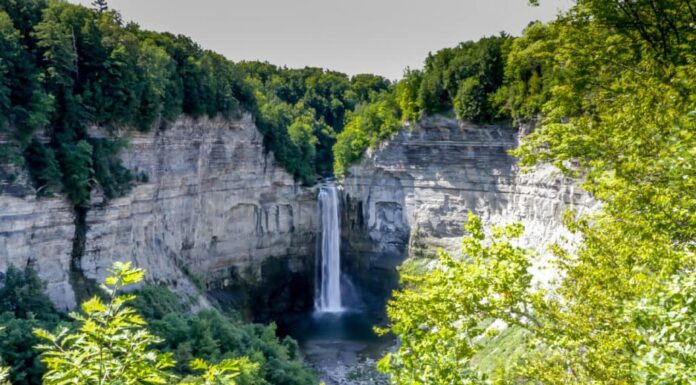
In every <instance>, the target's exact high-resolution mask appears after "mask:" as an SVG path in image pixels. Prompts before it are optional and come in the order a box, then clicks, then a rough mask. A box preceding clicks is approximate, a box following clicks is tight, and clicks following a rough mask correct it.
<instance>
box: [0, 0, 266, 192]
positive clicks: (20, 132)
mask: <svg viewBox="0 0 696 385" xmlns="http://www.w3.org/2000/svg"><path fill="white" fill-rule="evenodd" d="M94 6H95V8H96V9H88V8H85V7H82V6H79V5H74V4H69V3H67V2H62V1H48V2H47V1H43V0H28V1H21V2H20V1H16V0H2V1H0V48H1V49H0V56H1V57H0V63H1V64H0V135H2V136H3V137H4V138H5V137H6V138H7V142H6V144H4V145H3V148H2V149H0V155H2V156H0V158H1V159H0V161H2V162H3V163H7V162H14V163H19V164H21V163H22V161H26V164H27V166H28V167H29V170H30V174H31V175H32V179H33V180H34V182H35V184H36V187H37V190H38V191H39V192H40V193H43V194H51V193H56V192H59V191H60V190H62V191H63V192H65V193H66V194H67V195H68V197H69V198H70V199H71V200H72V201H73V203H74V204H75V205H77V206H85V205H87V204H88V202H89V200H90V195H91V190H92V188H93V187H94V186H95V185H96V184H99V185H100V186H101V188H102V189H103V190H104V191H105V193H106V195H107V196H108V197H110V198H111V197H115V196H118V195H121V194H123V193H124V192H126V191H127V190H128V188H129V187H130V185H131V184H132V181H133V177H132V175H130V173H129V172H128V171H127V170H125V169H124V168H123V166H122V165H121V164H120V160H119V159H118V157H117V156H116V152H117V151H118V149H119V148H120V147H121V146H120V145H112V144H108V143H119V142H120V141H119V140H110V139H96V138H93V137H91V136H90V133H89V132H88V130H87V128H88V127H90V126H93V125H97V126H101V127H104V128H106V129H113V128H119V129H124V128H126V129H127V128H136V129H139V130H149V129H151V128H152V127H155V126H158V125H159V126H165V125H166V123H167V122H168V121H171V120H173V119H175V118H176V117H177V116H178V115H180V114H181V113H186V114H189V115H192V116H200V115H203V114H206V115H210V116H216V115H222V116H225V117H231V116H233V115H234V114H236V113H237V112H238V111H239V110H241V109H247V110H254V108H255V100H254V97H253V94H252V91H251V88H250V87H249V86H248V85H247V84H246V82H245V81H244V79H243V76H242V75H241V73H240V71H238V69H237V67H236V66H235V65H234V64H233V63H231V62H229V61H227V60H226V59H225V58H223V57H222V56H220V55H217V54H215V53H213V52H209V51H204V50H202V49H201V48H200V47H199V46H197V45H196V44H194V43H193V42H192V41H191V40H189V39H188V38H186V37H182V36H173V35H170V34H159V33H154V32H147V31H142V30H140V28H139V27H138V26H137V25H135V24H133V23H130V24H127V25H126V24H124V23H123V21H122V20H121V16H120V15H119V14H118V13H117V12H115V11H112V10H109V9H108V7H107V6H106V2H103V1H97V2H95V4H94ZM41 134H45V136H46V137H47V139H48V140H44V139H43V138H41V139H40V138H39V137H40V136H41ZM118 135H119V133H118V132H115V131H114V132H113V136H118ZM91 147H93V148H91ZM90 158H91V159H90ZM58 181H60V182H61V183H57V182H58Z"/></svg>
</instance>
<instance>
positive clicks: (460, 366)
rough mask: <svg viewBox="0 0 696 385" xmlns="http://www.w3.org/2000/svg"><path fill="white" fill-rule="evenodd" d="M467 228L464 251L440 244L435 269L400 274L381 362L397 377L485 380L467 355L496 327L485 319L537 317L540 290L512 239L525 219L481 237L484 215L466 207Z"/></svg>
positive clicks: (521, 321) (527, 320)
mask: <svg viewBox="0 0 696 385" xmlns="http://www.w3.org/2000/svg"><path fill="white" fill-rule="evenodd" d="M465 228H466V230H467V231H468V232H469V233H470V236H469V237H467V238H466V239H465V240H464V242H463V247H462V250H463V257H462V258H461V259H455V258H453V257H451V256H450V255H448V254H446V253H444V252H442V251H440V252H439V263H438V265H437V267H435V268H434V269H433V270H431V271H429V272H427V273H425V274H424V275H418V274H416V275H405V274H402V281H403V283H404V285H405V289H403V290H401V291H399V292H396V293H395V294H394V297H393V299H392V301H390V303H389V306H388V307H387V314H388V315H389V319H390V321H391V324H390V327H389V331H391V332H393V333H394V334H396V335H397V336H398V337H399V341H400V347H399V349H398V350H396V351H395V352H392V353H388V354H387V355H386V356H385V357H384V358H383V359H382V360H381V361H380V362H379V365H378V368H379V369H380V370H382V371H384V372H386V373H388V374H390V375H391V379H392V381H393V382H394V383H395V384H484V383H486V382H485V379H484V377H483V376H482V375H481V374H480V373H479V372H478V371H477V370H476V368H474V367H473V366H472V365H471V362H470V361H471V358H472V357H473V356H474V354H475V353H476V352H477V351H478V349H480V348H481V346H482V341H484V337H485V336H487V335H490V334H492V333H495V332H496V329H489V328H488V327H487V326H488V325H489V324H490V322H491V321H493V320H496V319H499V320H503V321H505V322H507V323H508V324H518V325H524V326H525V327H534V326H536V325H537V324H538V322H539V321H538V320H537V319H536V317H535V315H534V314H533V313H532V312H531V310H530V306H531V305H532V304H533V303H535V302H538V300H539V298H540V297H542V296H543V291H537V292H532V291H530V288H531V279H532V275H531V274H530V272H529V268H530V266H531V261H530V254H529V252H528V251H527V250H525V249H522V248H520V247H517V246H514V244H513V241H514V240H515V239H516V238H517V237H519V236H520V235H521V234H522V227H521V226H520V225H509V226H506V227H501V228H494V229H493V230H492V233H493V235H492V237H491V238H490V239H486V237H485V234H484V228H483V224H482V222H481V220H480V219H479V218H477V217H476V216H474V215H473V214H469V218H468V222H467V224H466V225H465Z"/></svg>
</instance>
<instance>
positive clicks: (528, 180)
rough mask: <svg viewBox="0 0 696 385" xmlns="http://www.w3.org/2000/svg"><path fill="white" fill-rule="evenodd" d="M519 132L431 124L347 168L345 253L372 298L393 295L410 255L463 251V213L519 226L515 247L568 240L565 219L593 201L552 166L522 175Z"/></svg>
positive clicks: (439, 120)
mask: <svg viewBox="0 0 696 385" xmlns="http://www.w3.org/2000/svg"><path fill="white" fill-rule="evenodd" d="M518 132H519V130H518V129H516V128H512V127H502V126H479V125H473V124H470V123H465V122H458V121H456V120H452V119H447V118H443V117H433V118H428V119H425V120H423V121H421V122H419V123H418V124H416V125H415V126H413V127H407V128H405V129H403V130H402V131H401V132H399V133H398V134H397V135H396V136H395V137H394V138H393V139H392V140H390V141H388V142H386V143H384V144H383V145H382V146H381V147H380V148H378V149H376V150H374V151H372V152H371V153H370V154H368V156H367V157H366V159H364V160H363V161H362V162H361V163H360V164H358V165H356V166H354V167H352V168H351V169H350V170H349V175H348V176H347V177H346V178H345V181H344V196H345V205H346V209H345V210H344V213H345V215H344V218H343V228H344V230H343V250H347V251H349V252H350V254H351V255H350V256H349V257H347V258H346V260H347V262H346V268H347V269H348V270H349V271H352V275H353V276H354V277H357V278H354V279H357V280H360V281H362V284H364V285H366V286H367V287H371V288H372V289H370V290H369V291H374V290H380V289H386V290H389V289H390V287H389V285H392V286H391V287H393V285H394V284H395V282H396V279H397V277H396V275H395V273H394V267H395V266H396V265H397V264H398V263H399V262H401V261H402V260H403V259H404V258H405V257H406V256H407V254H410V255H415V256H417V255H432V254H433V253H434V252H435V251H436V249H437V248H438V247H442V248H443V249H445V250H447V251H450V252H452V253H455V254H456V253H459V250H460V245H461V239H462V237H463V236H464V229H463V224H464V221H465V220H466V217H467V214H468V212H469V211H473V212H474V213H476V214H477V215H479V216H480V217H482V218H483V219H484V220H485V221H486V222H488V223H495V224H506V223H511V222H515V221H517V222H521V223H522V224H523V225H524V226H525V235H524V236H523V237H522V239H521V240H520V243H521V244H522V245H523V246H528V247H531V248H533V249H536V250H538V251H539V252H540V254H544V253H545V252H546V250H547V246H548V245H550V244H551V243H553V242H573V241H574V240H575V239H574V236H573V235H572V234H570V233H569V232H568V231H567V230H566V229H565V228H564V227H563V225H562V215H563V213H564V212H565V210H566V209H568V208H574V209H576V210H578V211H580V212H585V211H587V210H592V209H593V208H594V207H595V206H596V202H595V201H593V200H592V199H591V197H590V196H589V195H588V194H587V193H585V192H584V191H583V190H581V189H580V188H579V187H577V186H576V185H575V183H574V182H573V181H572V180H570V179H568V178H564V177H562V176H561V175H559V173H558V172H556V171H555V170H554V169H553V168H552V167H550V166H548V167H546V166H545V167H539V168H536V169H534V170H532V171H531V172H530V173H521V172H520V170H519V168H518V167H517V166H516V162H515V159H514V158H512V157H511V156H509V155H508V154H507V150H509V149H511V148H514V147H516V146H517V144H518V139H519V134H518ZM537 269H539V271H538V275H540V277H539V278H543V277H541V276H543V275H544V274H545V273H544V271H542V269H541V266H539V267H537ZM371 277H380V278H379V279H373V278H371ZM385 277H388V278H385Z"/></svg>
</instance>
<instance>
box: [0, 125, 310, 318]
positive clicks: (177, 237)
mask: <svg viewBox="0 0 696 385" xmlns="http://www.w3.org/2000/svg"><path fill="white" fill-rule="evenodd" d="M99 134H100V131H99V130H98V129H93V132H92V135H94V136H98V135H99ZM262 140H263V138H262V136H261V135H260V133H259V132H258V131H257V129H256V127H255V126H254V124H253V122H252V120H251V117H250V116H249V115H245V116H244V117H243V118H241V119H239V120H236V121H232V122H229V121H222V120H209V119H200V120H195V121H194V120H192V119H187V118H182V119H180V120H178V121H177V122H175V124H173V126H172V127H170V128H168V129H167V130H164V131H155V132H150V133H139V134H130V138H129V141H130V144H131V145H130V148H129V149H127V150H125V151H124V152H123V154H122V158H123V160H124V165H125V166H126V167H128V168H130V169H132V170H135V171H136V172H138V173H142V174H143V175H146V176H147V181H146V182H141V183H138V184H137V185H136V187H135V188H134V189H133V190H132V191H131V193H129V194H128V195H126V196H124V197H122V198H118V199H114V200H110V201H107V200H105V199H103V197H102V196H101V194H99V192H96V193H93V195H94V198H93V202H92V207H91V208H90V210H89V211H88V212H87V216H86V225H87V229H86V232H84V234H83V235H84V252H83V253H82V255H80V256H78V257H79V263H78V264H76V265H75V267H76V268H74V269H72V270H73V272H72V274H73V278H74V274H78V275H80V276H82V277H84V278H87V279H88V280H101V279H102V278H103V277H104V276H105V275H106V274H107V271H106V269H107V268H108V267H109V266H110V265H111V264H112V262H113V261H116V260H132V261H134V262H135V263H136V264H137V265H138V266H141V267H143V268H145V269H147V271H148V279H149V280H150V281H151V282H158V283H164V284H167V285H168V286H170V287H171V288H173V289H174V290H175V291H177V292H179V293H181V294H182V295H188V296H191V297H194V298H195V297H197V293H198V288H196V285H197V286H199V288H200V289H204V290H209V291H214V292H217V293H218V294H219V296H220V297H221V298H222V299H223V300H226V299H231V300H234V301H238V300H239V299H238V298H237V297H236V296H235V295H234V293H235V290H234V289H238V288H240V287H244V288H245V289H247V290H245V291H246V292H249V291H250V290H248V289H252V290H251V292H253V293H255V294H257V295H258V297H256V298H254V300H262V301H267V302H269V303H278V302H281V303H282V302H283V301H284V300H287V301H289V300H297V297H301V295H300V294H299V293H300V292H304V291H306V292H308V293H311V290H306V289H303V288H301V287H299V286H298V285H300V284H306V282H311V280H309V279H307V277H311V274H312V271H313V266H314V264H313V254H314V237H315V232H316V198H315V196H316V194H315V192H313V191H312V190H310V189H305V188H302V187H300V186H299V185H298V184H296V183H295V182H294V180H293V178H292V176H291V175H289V174H288V173H287V172H285V171H284V170H283V169H282V168H281V167H280V166H278V165H277V164H276V163H275V161H274V160H273V156H272V155H271V154H266V153H264V150H263V143H262ZM73 221H74V214H73V212H72V209H71V207H70V205H69V204H68V202H66V201H65V200H64V199H62V198H48V199H36V198H34V197H33V192H31V191H28V189H24V190H22V189H16V188H15V189H7V188H6V189H5V191H4V193H3V194H2V195H0V271H5V270H6V269H7V267H8V265H9V264H14V265H16V266H21V267H23V266H26V265H27V264H31V265H33V266H34V267H35V268H36V269H37V271H38V273H39V275H40V276H41V278H42V279H44V280H45V281H46V282H47V290H48V294H49V295H50V297H51V298H52V300H53V301H54V302H55V303H56V305H58V306H59V307H61V308H65V309H68V308H72V307H73V306H74V305H75V301H76V299H75V293H74V290H73V287H72V286H71V285H70V275H71V272H70V268H69V267H70V260H71V253H72V249H73V245H72V243H73V236H74V234H75V225H74V223H73ZM79 233H80V231H78V234H79ZM75 270H77V271H75ZM261 288H262V289H261ZM225 289H229V290H225ZM230 293H232V294H230ZM290 305H292V304H287V303H283V306H290ZM298 306H303V305H302V304H299V305H298Z"/></svg>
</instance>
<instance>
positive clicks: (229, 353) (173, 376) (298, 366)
mask: <svg viewBox="0 0 696 385" xmlns="http://www.w3.org/2000/svg"><path fill="white" fill-rule="evenodd" d="M113 273H114V276H113V277H111V278H109V279H108V280H107V289H109V290H112V291H111V292H107V294H110V295H104V296H102V297H95V298H92V299H91V300H90V301H88V302H86V303H85V304H83V306H82V312H81V313H75V314H72V315H70V317H69V318H68V317H66V316H65V315H64V314H61V313H58V312H56V311H55V310H54V309H53V307H52V305H51V303H50V301H49V299H48V298H47V297H46V296H45V294H43V286H42V284H41V282H40V281H39V279H38V277H37V276H36V273H34V272H33V271H31V270H26V271H19V270H17V269H14V268H11V269H10V270H9V271H8V273H7V275H6V277H5V286H4V287H3V288H2V289H0V308H2V309H3V312H2V314H0V324H2V325H3V326H4V330H2V331H0V336H2V338H0V367H1V366H2V364H7V366H8V369H9V372H8V379H9V380H11V383H12V384H14V385H21V384H24V385H32V384H42V383H43V384H48V383H62V381H68V382H70V383H123V382H114V381H115V380H120V379H124V378H129V379H131V380H133V381H134V382H127V383H157V381H156V380H157V379H165V380H166V383H174V382H177V381H179V380H178V379H184V380H185V382H184V383H191V381H193V383H201V382H200V381H203V380H206V379H205V378H199V377H197V376H198V374H197V373H199V372H200V371H201V369H205V372H207V373H211V371H216V373H214V376H213V377H214V378H213V377H211V378H208V379H207V380H210V381H213V382H214V381H218V382H214V383H230V382H229V381H228V382H224V381H226V380H229V379H230V378H228V377H226V375H225V373H224V372H225V371H227V372H228V373H227V374H229V375H231V374H234V373H237V375H236V376H235V377H234V382H233V383H236V384H242V385H243V384H289V385H292V384H296V385H300V384H302V385H304V384H314V383H317V379H316V377H315V375H314V374H313V373H312V372H311V371H310V370H309V369H308V368H307V367H306V366H305V365H304V363H303V362H302V360H301V359H300V357H299V351H298V347H297V343H296V342H295V341H293V340H291V339H288V338H286V339H284V340H282V341H280V340H278V338H277V337H276V334H275V327H274V326H263V325H257V324H248V323H245V322H243V321H242V320H241V319H239V317H237V316H235V315H234V314H223V313H221V312H220V311H218V310H215V309H209V310H203V311H201V312H198V313H195V314H192V313H189V307H190V305H189V304H186V303H185V302H183V301H182V299H181V298H179V297H178V296H176V295H175V294H173V293H171V292H170V291H169V290H167V289H166V288H164V287H159V286H145V287H143V288H142V289H140V290H138V291H136V292H134V293H133V294H134V295H133V294H130V295H126V296H120V295H118V293H115V292H113V290H120V286H121V285H125V284H130V283H131V281H133V280H134V279H135V280H138V279H140V276H141V274H142V271H141V270H137V269H132V268H130V267H129V266H128V265H127V264H119V265H116V266H115V270H114V272H113ZM133 282H134V281H133ZM114 294H115V296H114ZM102 298H103V299H102ZM37 329H41V330H44V332H41V333H38V334H37V333H36V332H35V331H36V330H37ZM46 330H56V334H52V333H48V332H45V331H46ZM42 343H43V347H42V348H41V349H37V346H38V345H42ZM54 343H55V344H54ZM58 346H60V348H58ZM61 349H62V350H61ZM42 351H43V352H44V353H43V354H42V353H41V352H42ZM197 359H202V360H204V361H199V360H197ZM3 360H4V361H3ZM204 362H209V363H215V364H219V365H221V366H210V365H208V364H205V365H204ZM76 363H79V365H74V364H76ZM102 364H103V365H102ZM106 369H108V370H106ZM231 369H234V370H233V371H231ZM100 370H101V373H102V374H103V375H104V376H106V377H104V379H102V380H101V382H100V381H97V379H96V378H95V377H94V376H95V375H96V373H99V371H100ZM114 375H117V376H119V377H117V378H113V377H112V376H114ZM123 376H125V377H123ZM203 377H205V376H203ZM108 378H112V379H113V380H114V381H108V380H107V379H108ZM207 380H206V381H207ZM73 381H74V382H73ZM219 381H223V382H219ZM0 383H1V382H0ZM206 383H207V382H206Z"/></svg>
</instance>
